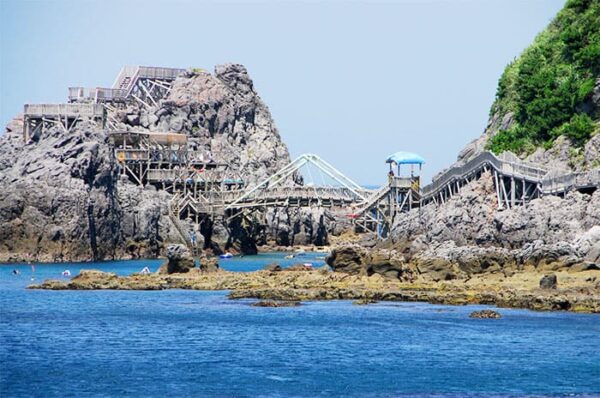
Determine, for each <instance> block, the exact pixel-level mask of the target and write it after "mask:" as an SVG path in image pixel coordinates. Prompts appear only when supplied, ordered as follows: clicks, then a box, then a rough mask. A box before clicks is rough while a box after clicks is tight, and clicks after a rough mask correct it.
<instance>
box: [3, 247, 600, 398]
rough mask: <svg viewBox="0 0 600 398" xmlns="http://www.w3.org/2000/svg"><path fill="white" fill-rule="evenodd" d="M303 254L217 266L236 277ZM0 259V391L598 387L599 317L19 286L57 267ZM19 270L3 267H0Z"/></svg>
mask: <svg viewBox="0 0 600 398" xmlns="http://www.w3.org/2000/svg"><path fill="white" fill-rule="evenodd" d="M317 256H318V255H315V254H311V255H307V256H305V257H298V258H296V259H293V260H285V259H284V258H283V255H282V254H262V255H259V256H246V257H236V258H234V259H230V260H222V261H221V266H222V267H223V268H226V269H230V270H239V271H250V270H255V269H260V268H262V267H264V265H266V264H267V263H270V262H273V261H278V262H279V263H281V264H283V265H289V264H291V263H295V262H312V263H314V264H315V266H318V265H319V264H321V263H322V258H317ZM160 262H161V261H160V260H136V261H122V262H102V263H82V264H45V265H39V264H38V265H36V266H35V272H32V270H31V267H30V266H29V265H0V396H2V397H25V396H40V397H62V396H77V397H82V396H106V397H114V396H144V397H164V396H169V397H183V396H200V397H213V396H219V397H222V396H226V397H227V396H236V397H250V396H261V397H296V396H297V397H315V396H327V397H329V396H338V397H354V396H357V397H392V396H401V397H412V396H417V397H462V396H470V397H479V396H482V397H483V396H489V395H495V396H501V397H511V396H547V395H552V396H595V395H597V394H600V316H599V315H590V314H574V313H567V312H533V311H528V310H515V309H500V310H499V311H500V312H501V313H502V315H503V317H502V319H499V320H492V319H471V318H469V313H470V312H471V311H474V310H478V309H482V308H488V307H486V306H442V305H431V304H425V303H398V302H381V303H377V304H374V305H368V306H357V305H353V304H352V303H351V302H350V301H325V302H305V303H303V305H302V306H300V307H292V308H262V307H252V306H251V305H250V304H251V303H252V302H254V301H255V300H228V299H227V292H225V291H217V292H205V291H186V290H166V291H45V290H27V289H25V287H26V286H27V285H28V284H29V283H31V278H32V277H33V278H35V282H39V281H41V280H43V279H46V278H59V279H60V278H62V276H61V273H62V271H64V270H65V269H69V270H70V271H71V272H72V274H73V275H75V274H77V272H79V270H80V269H91V268H93V269H101V270H104V271H111V272H117V273H119V274H130V273H132V272H138V271H140V270H141V269H142V268H143V267H144V266H148V267H149V268H150V269H151V270H153V271H154V270H156V269H157V268H158V266H159V265H160ZM15 268H17V269H19V270H20V271H21V274H20V275H13V274H12V270H13V269H15Z"/></svg>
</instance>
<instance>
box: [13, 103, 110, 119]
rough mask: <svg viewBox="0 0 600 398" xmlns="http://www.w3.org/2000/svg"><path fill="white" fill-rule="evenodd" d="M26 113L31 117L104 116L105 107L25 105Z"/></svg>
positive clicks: (91, 105)
mask: <svg viewBox="0 0 600 398" xmlns="http://www.w3.org/2000/svg"><path fill="white" fill-rule="evenodd" d="M24 113H25V115H26V116H30V115H48V116H50V115H66V116H71V115H72V116H99V117H102V116H104V107H103V106H102V105H98V104H25V106H24Z"/></svg>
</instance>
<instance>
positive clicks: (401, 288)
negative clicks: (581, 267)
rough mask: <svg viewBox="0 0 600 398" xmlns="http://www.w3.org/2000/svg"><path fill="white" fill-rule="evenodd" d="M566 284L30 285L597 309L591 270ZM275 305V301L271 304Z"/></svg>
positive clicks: (144, 279) (329, 278)
mask: <svg viewBox="0 0 600 398" xmlns="http://www.w3.org/2000/svg"><path fill="white" fill-rule="evenodd" d="M560 273H561V280H564V281H565V283H564V284H562V283H561V286H560V287H558V288H557V289H550V290H548V289H540V288H539V287H538V286H537V282H538V280H539V278H540V274H539V273H535V272H532V273H528V274H526V275H520V274H515V275H513V276H508V277H505V278H503V279H502V280H498V281H496V284H490V281H489V279H487V278H478V277H474V278H473V279H471V280H469V281H443V282H432V281H427V280H424V279H419V280H418V281H416V282H415V283H410V282H406V281H400V280H398V279H395V278H384V277H382V276H381V275H379V274H373V275H371V276H366V275H349V274H346V273H342V272H328V271H326V270H324V269H317V270H302V271H301V270H289V269H288V270H286V271H285V272H271V271H266V270H265V271H256V272H228V271H221V272H210V273H207V272H202V271H201V270H199V269H193V270H190V271H189V272H187V273H184V274H171V275H167V274H148V275H142V274H133V275H131V276H117V275H115V274H112V273H104V272H99V271H82V272H81V273H80V274H79V275H77V276H75V277H74V278H73V279H71V280H67V281H65V280H64V279H63V280H49V281H45V282H43V283H42V284H41V285H33V286H30V288H32V289H51V290H64V289H71V290H77V289H81V290H97V289H121V290H162V289H197V290H224V289H226V290H231V292H230V293H229V297H230V298H232V299H240V298H253V299H259V300H264V301H266V302H267V303H269V304H265V305H266V306H271V304H270V303H271V302H276V303H282V302H283V303H294V302H299V301H305V300H340V299H343V300H357V304H361V303H362V304H367V303H373V302H376V301H423V302H430V303H435V304H453V305H465V304H486V305H497V306H499V307H516V308H530V309H535V310H546V311H548V310H569V311H578V312H595V313H598V312H600V296H599V295H598V294H597V288H593V287H590V286H589V283H588V282H587V280H588V279H590V278H593V277H591V276H590V274H591V272H590V271H587V272H586V273H578V274H577V275H572V276H569V274H567V273H566V272H565V271H561V272H560ZM274 305H278V304H274Z"/></svg>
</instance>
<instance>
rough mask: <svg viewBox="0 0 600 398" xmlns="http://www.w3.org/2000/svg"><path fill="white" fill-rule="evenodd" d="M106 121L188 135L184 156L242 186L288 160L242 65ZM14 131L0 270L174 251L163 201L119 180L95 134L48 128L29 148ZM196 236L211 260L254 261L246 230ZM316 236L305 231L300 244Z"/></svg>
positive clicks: (0, 209) (17, 128)
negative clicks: (238, 179) (236, 253)
mask: <svg viewBox="0 0 600 398" xmlns="http://www.w3.org/2000/svg"><path fill="white" fill-rule="evenodd" d="M115 117H116V119H117V120H118V123H117V126H116V128H117V129H122V130H134V131H141V132H143V131H169V132H179V133H185V134H187V135H188V137H189V142H190V145H191V147H192V148H193V149H197V150H200V151H204V153H206V154H207V155H206V156H211V157H212V158H214V159H216V160H218V161H219V162H222V163H228V164H229V165H230V168H231V169H232V170H234V171H235V170H237V171H238V172H239V173H240V175H241V176H243V178H244V179H245V181H246V182H247V183H248V184H253V183H254V182H256V181H257V180H259V179H262V178H264V177H266V176H267V175H270V174H272V173H273V172H275V171H276V170H277V169H279V168H280V167H282V166H283V165H285V164H286V163H287V162H289V160H290V159H289V154H288V151H287V148H286V146H285V144H284V143H283V142H282V141H281V138H280V136H279V133H278V131H277V128H276V127H275V124H274V122H273V120H272V117H271V114H270V112H269V110H268V108H267V107H266V105H265V104H264V103H263V102H262V100H261V99H260V97H259V96H258V94H257V93H256V91H255V90H254V87H253V83H252V80H251V79H250V77H249V75H248V73H247V71H246V69H245V68H244V67H243V66H241V65H236V64H226V65H220V66H217V67H216V68H215V73H214V74H209V73H207V72H202V71H199V72H189V73H187V74H185V75H183V76H181V77H179V78H177V79H176V80H175V82H174V84H173V88H172V90H171V91H170V93H169V95H168V96H167V97H166V98H165V99H164V100H162V101H160V102H159V103H158V105H157V106H156V107H154V108H150V109H146V108H141V107H139V106H136V105H129V106H128V107H127V108H126V109H123V110H120V111H118V112H117V114H116V115H115ZM22 131H23V120H22V118H20V117H19V118H16V119H15V120H13V121H12V122H11V123H9V125H8V126H7V129H6V133H5V134H4V135H2V136H0V186H2V187H3V189H2V190H0V261H28V260H32V261H81V260H99V259H114V258H138V257H156V256H159V255H160V254H161V253H162V252H163V251H164V249H165V246H166V244H167V243H169V242H181V239H182V237H181V236H180V234H179V233H178V232H177V230H176V228H175V226H174V225H173V224H172V222H171V220H170V219H169V217H168V209H167V205H168V202H169V199H170V195H169V194H168V193H166V192H164V191H160V190H156V189H154V188H152V187H146V188H145V189H144V188H141V187H139V186H137V185H135V184H133V183H132V182H130V181H128V180H127V178H125V177H120V176H119V174H118V166H117V164H116V162H115V161H114V158H113V156H112V149H111V147H110V145H109V142H108V137H107V133H106V131H105V130H104V129H103V128H100V127H98V126H97V125H94V124H91V123H87V122H80V123H79V124H78V125H77V126H76V127H75V128H73V129H71V130H70V131H69V132H65V131H63V130H62V129H60V128H50V129H47V130H45V131H44V132H43V133H42V134H41V135H40V136H39V137H36V139H35V140H33V141H32V142H29V143H24V142H23V138H22ZM309 224H310V225H311V226H312V225H313V224H314V222H313V221H312V220H311V221H309ZM317 229H318V227H317ZM301 230H302V229H301ZM201 232H202V234H203V235H204V236H203V237H202V239H199V240H200V241H201V242H204V246H205V247H206V248H208V249H213V250H214V251H216V252H219V251H222V250H226V249H228V248H230V247H231V248H234V249H235V250H240V251H244V252H255V251H256V244H255V240H256V239H257V236H252V235H251V234H254V233H257V232H256V231H255V230H254V229H252V228H240V227H239V226H237V225H227V224H225V225H210V226H209V228H204V229H203V230H202V231H201ZM316 236H318V232H317V231H315V232H313V231H312V229H311V230H310V233H308V238H307V239H306V241H309V242H311V241H314V240H315V239H317V238H316ZM299 240H300V239H299ZM317 240H318V239H317ZM181 243H183V242H181Z"/></svg>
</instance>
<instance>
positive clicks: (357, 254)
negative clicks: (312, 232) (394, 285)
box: [326, 244, 416, 280]
mask: <svg viewBox="0 0 600 398" xmlns="http://www.w3.org/2000/svg"><path fill="white" fill-rule="evenodd" d="M326 262H327V264H328V265H329V266H330V267H331V269H332V270H333V271H336V272H343V273H346V274H350V275H366V276H371V275H374V274H378V275H382V276H384V277H386V278H393V279H403V280H412V279H413V278H414V275H415V271H416V270H415V269H414V267H412V265H410V264H408V263H406V261H405V260H404V257H403V256H402V255H401V253H399V252H398V251H396V250H387V249H375V250H367V249H365V248H363V247H362V246H359V245H357V244H347V245H341V246H338V247H335V248H334V249H333V250H331V253H330V254H329V256H327V259H326Z"/></svg>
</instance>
